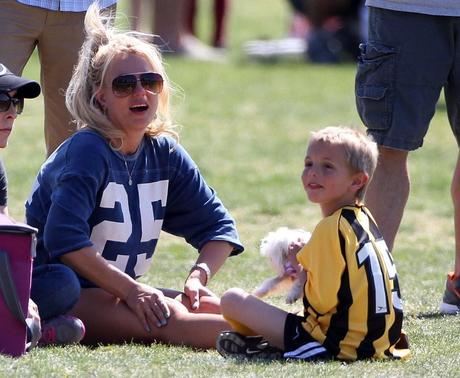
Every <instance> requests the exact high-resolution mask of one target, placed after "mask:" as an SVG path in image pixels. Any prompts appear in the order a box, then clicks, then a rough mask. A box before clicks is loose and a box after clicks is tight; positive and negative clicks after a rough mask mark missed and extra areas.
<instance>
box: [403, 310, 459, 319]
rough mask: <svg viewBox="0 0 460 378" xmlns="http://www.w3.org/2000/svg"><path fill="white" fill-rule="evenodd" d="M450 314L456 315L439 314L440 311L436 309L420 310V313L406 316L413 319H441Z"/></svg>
mask: <svg viewBox="0 0 460 378" xmlns="http://www.w3.org/2000/svg"><path fill="white" fill-rule="evenodd" d="M451 316H456V315H446V314H441V313H440V312H437V311H429V312H422V313H420V314H415V315H408V316H407V317H408V318H413V319H442V318H446V317H451Z"/></svg>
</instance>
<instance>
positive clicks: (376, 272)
mask: <svg viewBox="0 0 460 378" xmlns="http://www.w3.org/2000/svg"><path fill="white" fill-rule="evenodd" d="M376 247H377V248H378V249H379V250H380V251H383V254H382V255H383V256H382V257H383V262H384V264H385V267H386V269H387V272H388V276H389V278H390V280H394V279H395V277H396V267H395V265H394V263H393V260H392V258H391V255H390V252H389V251H388V247H387V246H386V244H385V242H384V241H383V240H379V241H377V242H376ZM366 260H369V267H370V269H371V277H372V280H373V283H374V290H375V293H374V295H375V313H376V314H386V313H388V300H387V296H386V290H385V281H384V277H383V272H382V269H381V267H380V263H379V259H378V257H377V253H376V252H375V249H374V246H373V245H372V243H371V242H370V241H369V242H367V243H366V244H364V246H363V247H362V248H361V249H360V251H359V252H358V264H359V266H362V265H363V264H364V262H365V261H366ZM392 299H393V306H394V307H395V308H397V309H402V304H401V299H400V298H399V296H398V292H397V290H396V288H394V290H393V293H392Z"/></svg>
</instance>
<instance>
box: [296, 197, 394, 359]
mask: <svg viewBox="0 0 460 378" xmlns="http://www.w3.org/2000/svg"><path fill="white" fill-rule="evenodd" d="M297 259H298V261H299V262H300V264H302V266H303V267H304V269H305V271H306V272H307V282H306V284H305V288H304V299H303V301H304V310H305V313H304V315H305V321H304V322H303V323H302V324H303V326H304V328H305V330H306V331H307V332H309V333H310V334H311V335H312V336H313V337H314V338H315V339H316V340H318V341H319V342H320V343H322V344H323V345H324V346H325V347H326V348H327V349H328V350H329V352H331V353H332V354H334V355H335V356H337V358H340V359H346V360H355V359H362V358H370V357H374V358H384V357H388V356H392V354H393V350H394V345H395V344H396V342H397V341H398V339H399V337H400V333H401V327H402V319H403V311H402V303H401V299H400V298H401V297H400V292H399V284H398V277H397V274H396V269H395V266H394V263H393V259H392V257H391V255H390V253H389V251H388V248H387V246H386V244H385V242H384V240H383V238H382V236H381V234H380V232H379V230H378V228H377V226H376V224H375V221H374V220H373V218H372V216H371V215H370V213H369V210H368V209H366V208H365V207H363V206H350V207H344V208H341V209H339V210H337V211H336V212H335V213H334V214H332V215H331V216H328V217H326V218H324V219H322V220H321V222H320V223H319V224H318V225H317V227H316V228H315V230H314V232H313V234H312V236H311V239H310V241H309V242H308V243H307V244H306V245H305V246H304V247H303V248H302V249H301V250H300V251H299V253H298V254H297Z"/></svg>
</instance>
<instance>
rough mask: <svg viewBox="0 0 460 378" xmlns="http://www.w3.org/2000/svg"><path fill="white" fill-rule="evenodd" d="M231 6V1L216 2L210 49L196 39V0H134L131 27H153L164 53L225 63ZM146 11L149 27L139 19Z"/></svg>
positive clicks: (137, 28) (136, 28) (221, 0)
mask: <svg viewBox="0 0 460 378" xmlns="http://www.w3.org/2000/svg"><path fill="white" fill-rule="evenodd" d="M228 5H229V0H215V1H214V4H213V12H212V14H213V31H212V35H211V46H210V45H207V44H205V43H203V42H202V41H201V40H200V39H199V38H197V33H196V30H197V28H196V22H197V12H198V1H196V0H155V1H153V2H152V1H146V0H131V13H132V16H133V17H132V22H131V27H132V29H134V30H138V31H139V30H141V29H142V28H152V29H153V34H155V35H157V36H159V40H156V41H155V43H156V44H157V45H158V46H159V47H160V48H161V50H162V52H163V53H165V54H172V55H173V54H174V55H180V56H184V57H187V58H190V59H196V60H203V61H223V60H224V58H225V56H224V52H223V50H222V49H221V48H222V47H224V46H225V45H226V41H225V30H226V23H227V19H228ZM147 8H148V9H147ZM145 11H147V12H150V14H151V18H150V21H151V23H150V25H148V26H143V25H141V18H140V16H141V14H145ZM147 19H148V17H147ZM152 23H153V25H152ZM145 31H146V32H150V30H145Z"/></svg>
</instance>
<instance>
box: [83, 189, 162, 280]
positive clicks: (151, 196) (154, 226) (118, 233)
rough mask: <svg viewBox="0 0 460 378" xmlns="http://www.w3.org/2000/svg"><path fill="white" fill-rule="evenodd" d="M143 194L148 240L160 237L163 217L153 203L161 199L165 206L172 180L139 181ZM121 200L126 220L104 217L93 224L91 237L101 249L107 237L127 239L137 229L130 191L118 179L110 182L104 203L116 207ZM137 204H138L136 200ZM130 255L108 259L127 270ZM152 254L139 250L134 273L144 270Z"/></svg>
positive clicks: (143, 225) (141, 205)
mask: <svg viewBox="0 0 460 378" xmlns="http://www.w3.org/2000/svg"><path fill="white" fill-rule="evenodd" d="M137 191H138V194H139V209H140V215H141V229H142V235H141V240H140V241H141V242H146V241H149V240H152V239H158V237H159V236H160V231H161V226H162V224H163V220H162V219H155V217H154V214H153V210H152V203H154V202H156V201H161V206H163V207H164V206H166V199H167V196H168V181H167V180H163V181H157V182H151V183H146V184H137ZM117 202H118V203H119V204H120V208H121V212H122V213H123V221H122V222H113V221H108V220H105V221H102V222H101V223H99V224H97V225H95V226H94V227H93V231H92V233H91V241H92V242H93V243H94V247H95V248H96V249H97V250H98V251H100V252H101V253H102V252H103V251H104V247H105V244H106V243H107V241H115V242H120V243H126V242H127V241H128V239H129V237H130V236H131V234H132V231H133V224H132V221H131V215H130V209H129V201H128V194H127V193H126V189H125V187H124V186H123V185H121V184H117V183H115V182H110V183H109V184H108V185H107V187H106V188H105V190H104V193H103V194H102V198H101V203H100V207H103V208H108V209H113V208H115V204H116V203H117ZM136 205H137V204H136ZM128 259H129V256H127V255H118V256H117V259H116V260H115V261H113V260H107V261H108V262H109V263H110V264H112V265H114V266H116V267H117V268H118V269H120V270H121V271H123V272H124V271H125V269H126V266H127V264H128ZM150 260H151V258H149V259H147V254H146V253H143V254H138V255H137V262H136V266H135V267H134V273H135V274H136V276H140V275H142V274H144V273H145V272H146V271H147V269H148V267H149V265H150Z"/></svg>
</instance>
